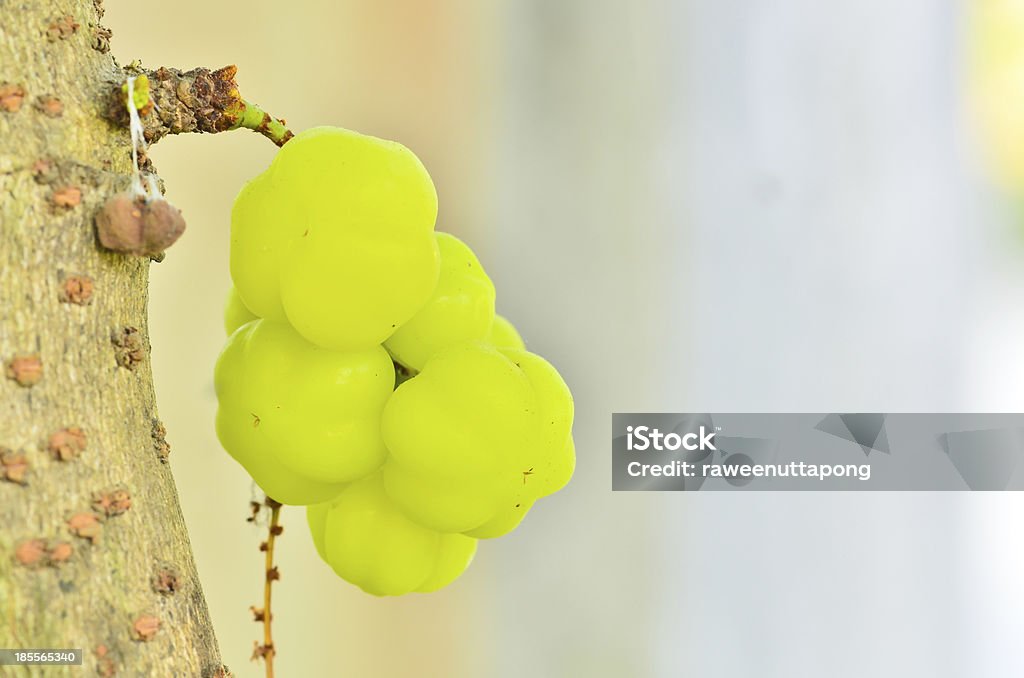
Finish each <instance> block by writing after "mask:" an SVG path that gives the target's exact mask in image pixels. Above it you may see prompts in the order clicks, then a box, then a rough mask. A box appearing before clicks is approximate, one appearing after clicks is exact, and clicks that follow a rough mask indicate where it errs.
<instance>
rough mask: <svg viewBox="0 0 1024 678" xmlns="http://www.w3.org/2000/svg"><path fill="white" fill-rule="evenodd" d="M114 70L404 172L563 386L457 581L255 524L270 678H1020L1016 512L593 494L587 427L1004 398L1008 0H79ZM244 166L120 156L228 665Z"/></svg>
mask: <svg viewBox="0 0 1024 678" xmlns="http://www.w3.org/2000/svg"><path fill="white" fill-rule="evenodd" d="M107 9H108V11H107V16H106V21H105V22H106V23H107V25H109V26H110V27H111V28H112V29H113V30H114V41H113V49H114V52H115V54H116V56H117V57H118V58H119V59H120V61H121V62H122V63H127V62H128V61H131V60H132V59H141V60H142V61H143V63H144V65H146V66H148V67H157V66H159V65H167V66H178V67H183V68H188V67H192V66H197V65H204V66H210V67H218V66H222V65H225V64H229V63H234V64H237V65H238V66H239V75H238V81H239V83H240V85H241V89H242V92H243V94H244V95H245V96H246V97H247V98H248V99H250V100H253V101H256V102H258V103H260V104H261V105H263V106H264V107H265V108H266V110H268V111H270V112H271V113H272V114H274V115H276V116H283V117H286V118H287V120H288V122H289V124H290V126H291V127H292V129H295V130H300V129H304V128H307V127H310V126H314V125H322V124H329V125H340V126H344V127H349V128H352V129H356V130H359V131H362V132H365V133H369V134H374V135H377V136H382V137H387V138H393V139H396V140H399V141H401V142H402V143H404V144H405V145H407V146H409V147H410V148H412V149H413V150H414V151H415V152H416V153H417V154H418V155H419V156H420V158H421V159H422V160H423V161H424V163H425V165H426V166H427V168H428V169H429V170H430V172H431V174H432V175H433V177H434V180H435V183H436V185H437V189H438V193H439V197H440V216H439V222H438V227H439V228H440V229H442V230H448V231H451V232H453V233H456V234H457V235H459V236H460V237H462V238H463V239H465V240H466V241H467V242H468V243H469V244H470V245H471V246H472V247H474V249H475V250H476V251H477V253H478V255H479V256H480V259H481V261H482V262H483V264H484V266H485V267H486V268H487V270H488V272H489V273H490V275H491V277H492V278H493V279H494V281H495V284H496V286H497V289H498V308H499V311H500V312H501V313H503V314H505V315H507V316H509V317H510V318H511V319H512V320H513V321H514V322H515V323H516V324H517V325H518V326H519V328H520V329H521V331H522V333H523V335H524V336H525V338H526V339H527V343H528V345H529V347H530V348H531V349H532V350H534V351H536V352H538V353H541V354H543V355H544V356H545V357H547V358H548V359H549V360H550V361H551V362H553V363H554V364H555V365H556V366H557V367H558V368H559V369H560V370H561V372H562V374H563V375H564V376H565V378H566V380H567V381H568V383H569V384H570V386H571V387H572V388H573V390H574V394H575V397H576V406H577V423H576V426H575V435H576V440H577V454H578V459H579V461H578V471H577V475H576V478H575V480H574V481H573V483H572V484H570V486H569V487H568V488H567V489H566V490H565V491H563V492H561V493H559V494H558V495H556V496H554V497H552V498H549V499H546V500H544V501H542V502H540V503H539V504H538V506H537V508H535V509H534V511H533V512H532V513H531V516H530V519H529V520H527V521H526V522H525V523H524V524H523V525H522V527H520V528H519V529H518V530H517V531H515V532H514V533H512V534H511V535H508V536H507V537H504V538H502V539H499V540H496V541H493V542H487V543H484V544H482V546H481V548H480V550H479V553H478V555H477V558H476V561H475V562H474V564H473V565H472V567H471V568H470V570H469V571H468V572H467V573H466V575H465V576H463V577H462V578H461V579H460V580H459V581H458V582H456V583H455V584H454V585H453V586H451V587H449V588H448V589H446V590H444V591H442V592H440V593H435V594H430V595H413V596H406V597H403V598H399V599H375V598H372V597H370V596H367V595H365V594H363V593H362V592H360V591H359V590H358V589H356V588H354V587H352V586H350V585H348V584H346V583H345V582H343V581H341V580H339V579H338V578H336V577H335V576H334V575H333V573H332V572H331V571H330V570H329V568H328V567H327V566H326V565H324V564H322V563H321V562H320V561H319V559H318V558H317V556H316V554H315V552H314V550H313V547H312V543H311V541H310V539H309V535H308V532H307V530H306V527H305V517H304V514H303V511H301V510H296V509H286V510H285V512H284V517H283V520H284V524H285V532H284V536H283V538H282V540H281V541H280V542H279V548H280V567H281V572H282V579H281V581H280V582H279V586H276V588H275V602H274V613H275V624H274V630H275V640H276V645H277V647H278V651H279V656H278V660H277V666H278V673H279V675H281V676H361V677H362V676H367V677H370V678H375V677H378V676H381V677H392V676H402V677H404V676H424V677H432V676H445V677H449V676H450V677H473V678H476V677H490V676H494V677H497V678H506V677H507V678H513V677H514V678H521V677H522V676H537V677H548V676H553V677H561V676H593V677H604V676H609V677H611V676H616V677H617V676H645V677H646V676H656V677H661V676H678V675H684V674H685V675H696V676H701V677H702V678H704V677H716V678H717V677H723V678H724V677H733V676H737V677H738V676H752V675H757V676H764V677H779V678H782V677H785V678H793V677H799V676H809V677H810V676H814V677H815V678H817V677H819V676H822V675H827V676H838V677H846V676H850V677H852V676H900V677H901V678H905V677H907V676H929V677H934V676H967V675H970V676H1019V675H1024V655H1022V654H1021V653H1020V652H1019V650H1017V649H1016V647H1017V644H1018V643H1019V639H1020V631H1021V629H1022V628H1024V579H1022V577H1021V574H1020V573H1021V572H1022V571H1024V531H1022V530H1021V529H1020V527H1019V526H1020V519H1019V516H1020V515H1021V514H1022V512H1024V499H1022V498H1021V497H1020V496H1017V495H1014V494H1010V493H1006V494H1001V493H991V494H982V493H977V494H968V493H945V494H939V493H849V494H825V493H814V492H807V493H786V494H784V493H711V492H709V493H700V494H695V495H689V496H683V495H667V494H665V495H659V494H654V493H635V494H626V493H621V494H613V493H612V492H611V490H610V436H609V433H610V427H611V418H610V417H611V413H612V412H614V411H682V412H687V411H696V412H716V411H718V412H730V411H764V412H771V411H796V412H835V411H844V412H856V411H878V412H918V411H920V412H929V411H931V412H935V411H940V412H941V411H968V412H969V411H978V412H998V411H1024V391H1022V388H1021V384H1022V383H1024V358H1022V353H1021V346H1022V345H1024V303H1021V300H1022V299H1024V238H1022V233H1024V210H1022V209H1021V207H1020V203H1021V201H1020V200H1019V197H1020V195H1021V194H1024V125H1022V124H1021V121H1022V120H1024V3H1022V2H1021V1H1020V0H976V1H974V2H967V1H963V2H931V1H929V0H903V1H901V2H888V1H883V0H828V1H826V2H821V1H820V0H787V1H786V2H775V1H770V0H743V1H739V0H678V1H670V0H632V1H631V2H594V1H593V0H560V1H559V2H550V1H545V0H518V1H513V0H495V1H492V2H480V1H478V0H424V1H421V2H399V1H398V0H373V1H370V0H363V1H355V0H333V1H328V0H292V2H289V3H286V5H284V6H282V5H281V3H277V2H269V1H268V0H250V2H247V3H244V4H243V5H239V4H237V3H211V2H199V1H197V0H177V1H176V2H173V3H167V2H143V3H132V4H129V3H113V2H108V7H107ZM274 151H275V148H274V147H273V146H272V145H271V144H270V143H268V142H267V141H266V140H264V139H262V138H260V137H258V136H256V135H254V134H251V133H249V132H245V131H239V132H233V133H230V134H222V135H217V136H189V137H181V138H167V139H165V140H164V141H162V142H161V143H160V144H159V145H158V146H157V147H155V148H154V149H153V151H152V157H153V158H154V160H155V162H156V165H157V167H158V169H159V170H160V174H161V176H162V177H163V178H164V179H165V181H166V184H167V189H168V193H167V197H168V198H169V199H170V200H171V201H172V202H173V203H174V204H175V205H177V206H178V207H179V208H181V209H182V210H183V211H184V213H185V216H186V218H187V220H188V231H187V232H186V234H185V236H184V237H183V238H182V240H181V241H180V242H179V244H177V245H175V247H174V248H173V249H172V250H171V251H170V252H169V254H168V257H167V259H166V261H164V262H163V263H161V264H159V265H155V266H154V267H153V273H152V280H153V285H152V300H151V322H150V330H151V338H152V344H153V367H154V370H155V372H156V380H157V390H158V399H159V405H160V412H161V415H162V416H163V418H164V421H165V423H166V425H167V428H168V431H169V435H168V438H169V441H170V443H171V445H172V448H173V451H172V455H171V460H172V464H173V468H174V472H175V475H176V478H177V483H178V490H179V493H180V495H181V501H182V505H183V510H184V513H185V517H186V520H187V522H188V526H189V530H190V534H191V538H192V543H193V546H194V548H195V553H196V559H197V562H198V567H199V572H200V576H201V578H202V581H203V585H204V589H205V594H206V598H207V600H208V602H209V606H210V610H211V613H212V615H213V620H214V624H215V627H216V630H217V633H218V636H219V638H220V644H221V649H222V652H223V655H224V659H225V661H226V663H227V664H228V665H229V666H230V667H231V668H232V670H233V671H234V672H235V674H236V675H237V676H240V677H244V676H261V675H262V667H261V666H260V665H257V664H255V663H251V662H250V661H249V655H250V653H251V650H252V646H253V641H255V640H256V639H257V637H259V632H260V628H259V627H258V626H257V625H256V624H254V623H253V622H252V621H251V615H250V613H249V612H248V607H249V606H250V605H253V604H256V603H257V602H258V600H259V595H260V590H261V581H262V572H261V568H262V566H261V561H260V556H259V554H258V551H257V545H258V543H259V541H260V540H261V539H262V535H263V530H262V529H259V528H256V527H253V526H251V525H249V524H247V523H246V522H245V517H246V515H247V502H248V501H249V499H250V497H251V496H252V494H253V492H254V489H253V487H252V484H251V482H250V481H249V480H248V478H247V476H246V474H245V473H244V472H243V471H242V469H241V468H240V467H238V466H237V465H236V464H235V463H234V462H233V461H232V460H231V459H230V458H229V457H228V456H227V454H225V453H224V452H222V451H221V449H220V448H219V445H218V443H217V440H216V438H215V436H214V432H213V418H214V411H215V407H216V403H215V399H214V395H213V387H212V368H213V364H214V361H215V359H216V357H217V354H218V352H219V350H220V347H221V345H222V343H223V340H224V337H223V334H222V325H221V306H222V301H223V298H224V294H225V293H226V292H227V290H228V287H229V284H230V280H229V276H228V265H227V261H228V259H227V257H228V227H229V213H230V208H231V203H232V200H233V199H234V196H235V194H236V193H237V192H238V190H239V189H240V188H241V186H242V185H243V183H244V182H245V181H246V180H248V179H249V178H251V177H252V176H254V175H255V174H257V173H259V172H260V171H261V170H262V169H263V168H264V167H265V166H266V165H267V164H268V163H269V162H270V159H271V158H272V157H273V154H274Z"/></svg>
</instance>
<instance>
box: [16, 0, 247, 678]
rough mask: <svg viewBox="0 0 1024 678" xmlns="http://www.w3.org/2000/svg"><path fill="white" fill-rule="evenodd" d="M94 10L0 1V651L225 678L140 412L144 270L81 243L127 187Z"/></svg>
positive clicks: (146, 417) (149, 428)
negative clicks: (40, 652) (43, 651)
mask: <svg viewBox="0 0 1024 678" xmlns="http://www.w3.org/2000/svg"><path fill="white" fill-rule="evenodd" d="M100 2H101V0H95V1H94V0H61V1H60V2H55V1H47V0H22V1H16V0H0V362H2V363H3V370H4V372H5V374H2V375H0V448H3V449H2V450H0V454H2V459H0V461H2V463H3V465H2V467H0V647H6V648H61V647H75V648H82V649H83V650H84V651H85V661H84V663H85V667H83V668H84V669H85V673H82V671H83V669H81V668H76V669H71V670H69V675H70V674H71V673H72V672H73V673H74V675H96V674H98V675H115V671H116V675H125V676H215V675H226V674H227V671H226V669H224V668H223V667H222V665H221V661H220V653H219V650H218V647H217V642H216V639H215V637H214V634H213V630H212V627H211V624H210V619H209V615H208V613H207V607H206V602H205V600H204V598H203V593H202V590H201V587H200V584H199V579H198V577H197V575H196V570H195V565H194V562H193V558H192V554H191V550H190V546H189V541H188V536H187V534H186V531H185V525H184V523H183V521H182V516H181V512H180V510H179V506H178V498H177V494H176V491H175V487H174V481H173V479H172V477H171V472H170V468H169V466H168V465H167V463H166V457H167V452H168V448H167V445H166V442H164V439H163V431H162V426H161V425H160V423H159V417H158V415H157V411H156V404H155V401H154V392H153V380H152V374H151V372H150V366H149V361H148V354H149V346H148V331H147V322H146V306H147V283H148V272H149V266H150V262H149V260H147V259H143V258H139V257H131V256H126V255H118V254H113V253H109V252H105V251H102V250H101V249H100V248H99V247H98V246H97V243H96V236H95V231H94V227H93V215H94V213H95V212H96V210H97V209H98V207H99V206H100V205H101V204H102V203H103V202H104V200H105V199H106V198H107V197H109V196H110V195H112V194H114V193H116V192H118V191H123V190H126V189H127V187H128V186H129V182H130V177H131V154H130V141H129V134H128V130H127V128H125V127H118V126H115V125H112V124H111V123H109V122H107V120H106V119H105V118H104V117H103V113H104V108H105V107H106V106H107V103H108V101H109V93H110V91H111V88H112V87H113V86H114V84H115V83H117V82H120V81H123V79H124V76H123V73H122V72H121V71H120V69H119V68H117V66H116V64H115V63H114V60H113V59H112V58H111V56H110V55H109V54H108V53H107V44H108V40H109V37H110V34H109V32H108V31H106V29H104V28H103V27H102V26H101V24H100V19H101V16H102V7H101V6H100ZM40 370H41V371H40ZM18 670H20V671H23V673H15V670H13V669H12V670H11V675H40V674H43V673H45V675H54V674H55V673H59V670H56V671H55V670H54V669H53V668H52V667H50V668H49V670H47V668H46V667H38V668H37V669H34V670H29V669H18ZM5 675H6V674H5Z"/></svg>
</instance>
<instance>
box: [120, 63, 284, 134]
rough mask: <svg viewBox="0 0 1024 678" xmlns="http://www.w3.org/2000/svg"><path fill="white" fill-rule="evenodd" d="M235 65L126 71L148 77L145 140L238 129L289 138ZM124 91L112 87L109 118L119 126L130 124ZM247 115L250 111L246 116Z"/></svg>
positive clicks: (282, 124) (142, 111) (143, 111)
mask: <svg viewBox="0 0 1024 678" xmlns="http://www.w3.org/2000/svg"><path fill="white" fill-rule="evenodd" d="M237 72H238V67H237V66H234V65H230V66H225V67H223V68H218V69H217V70H210V69H209V68H193V69H192V70H190V71H181V70H178V69H176V68H167V67H163V66H162V67H160V68H158V69H156V70H146V69H141V68H132V69H126V73H127V75H134V76H141V75H145V76H146V77H147V78H148V79H149V93H150V104H151V106H150V104H147V106H146V107H145V108H143V109H141V110H140V111H139V113H140V120H141V121H142V128H143V133H144V135H145V138H146V142H147V143H150V144H153V143H156V142H157V141H159V140H160V139H162V138H163V137H165V136H167V135H168V134H187V133H190V132H200V133H209V134H213V133H217V132H226V131H228V130H232V129H238V128H239V127H246V128H249V129H253V130H255V131H257V132H259V133H261V134H263V135H264V136H266V137H268V138H270V139H271V140H272V141H274V143H276V144H277V145H279V146H281V145H283V144H284V143H285V142H286V141H288V140H289V139H291V137H292V133H291V132H289V131H288V130H286V129H284V121H283V120H279V119H276V118H272V117H271V116H269V115H267V114H266V113H263V112H262V111H258V114H257V113H256V111H257V109H256V107H254V106H252V105H251V104H249V103H247V102H246V101H245V100H244V99H243V98H242V95H241V94H240V93H239V91H238V83H237V82H235V74H236V73H237ZM126 103H127V100H126V94H125V92H124V90H123V89H122V87H121V83H117V85H116V86H115V87H114V88H113V90H112V92H111V98H110V102H109V105H108V109H107V114H106V117H107V118H108V119H109V120H111V121H112V122H114V123H115V124H117V125H119V126H126V125H127V124H128V111H127V106H126ZM247 114H248V115H247Z"/></svg>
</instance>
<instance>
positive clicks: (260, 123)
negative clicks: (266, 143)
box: [231, 99, 295, 146]
mask: <svg viewBox="0 0 1024 678" xmlns="http://www.w3.org/2000/svg"><path fill="white" fill-rule="evenodd" d="M242 104H243V106H244V108H243V109H242V114H241V115H240V116H238V122H237V123H235V125H234V126H233V127H232V128H231V129H239V128H241V127H244V128H245V129H251V130H253V131H254V132H259V133H260V134H262V135H263V136H265V137H266V138H268V139H270V140H271V141H273V142H274V143H275V144H277V145H278V146H284V145H285V143H287V142H288V140H289V139H291V138H292V137H293V136H295V135H294V134H292V133H291V131H290V130H289V129H288V128H287V127H285V122H284V120H279V119H277V118H273V117H271V116H270V114H269V113H267V112H266V111H264V110H263V109H262V108H260V107H259V106H257V105H256V104H254V103H252V102H250V101H245V100H244V99H243V100H242Z"/></svg>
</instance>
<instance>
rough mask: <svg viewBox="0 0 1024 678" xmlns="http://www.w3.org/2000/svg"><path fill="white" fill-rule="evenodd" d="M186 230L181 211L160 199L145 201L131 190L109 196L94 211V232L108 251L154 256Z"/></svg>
mask: <svg viewBox="0 0 1024 678" xmlns="http://www.w3.org/2000/svg"><path fill="white" fill-rule="evenodd" d="M184 231H185V219H184V218H183V217H182V216H181V210H179V209H178V208H177V207H175V206H174V205H172V204H170V203H169V202H167V201H166V200H163V199H162V198H157V199H154V200H150V201H146V200H145V199H144V198H139V197H137V196H135V195H133V194H131V193H118V194H116V195H114V196H111V197H110V198H109V199H108V200H107V201H106V202H105V203H104V204H103V207H101V208H100V211H99V212H97V213H96V233H97V235H98V236H99V240H100V244H101V245H103V246H104V247H106V248H107V249H108V250H113V251H115V252H123V253H125V254H134V255H136V256H154V255H157V254H160V253H161V252H163V251H164V250H166V249H167V248H168V247H170V246H171V245H173V244H174V243H175V241H177V239H178V238H180V237H181V234H182V233H184Z"/></svg>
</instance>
